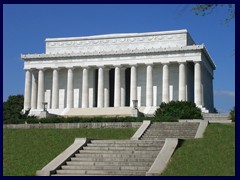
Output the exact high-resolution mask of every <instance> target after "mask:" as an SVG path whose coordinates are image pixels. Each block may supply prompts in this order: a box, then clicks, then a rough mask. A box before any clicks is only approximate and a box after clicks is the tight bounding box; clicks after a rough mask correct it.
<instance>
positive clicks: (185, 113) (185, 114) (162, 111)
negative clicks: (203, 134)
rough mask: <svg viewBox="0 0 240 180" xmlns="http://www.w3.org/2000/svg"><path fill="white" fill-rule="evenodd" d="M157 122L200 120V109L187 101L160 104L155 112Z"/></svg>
mask: <svg viewBox="0 0 240 180" xmlns="http://www.w3.org/2000/svg"><path fill="white" fill-rule="evenodd" d="M155 118H156V119H158V120H159V121H177V120H178V119H202V114H201V109H199V108H198V107H196V104H195V103H193V102H189V101H171V102H169V103H161V105H160V107H159V108H158V109H157V110H156V112H155Z"/></svg>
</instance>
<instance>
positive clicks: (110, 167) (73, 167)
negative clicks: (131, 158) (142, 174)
mask: <svg viewBox="0 0 240 180" xmlns="http://www.w3.org/2000/svg"><path fill="white" fill-rule="evenodd" d="M149 168H150V167H145V166H116V165H115V166H113V165H105V166H76V165H67V166H62V169H63V170H129V171H139V170H140V171H147V170H148V169H149Z"/></svg>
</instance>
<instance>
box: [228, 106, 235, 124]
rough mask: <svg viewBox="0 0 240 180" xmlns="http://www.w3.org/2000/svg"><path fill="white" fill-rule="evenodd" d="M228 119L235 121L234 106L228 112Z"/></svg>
mask: <svg viewBox="0 0 240 180" xmlns="http://www.w3.org/2000/svg"><path fill="white" fill-rule="evenodd" d="M229 116H230V119H231V120H232V121H233V122H235V106H234V107H233V108H232V109H231V111H230V113H229Z"/></svg>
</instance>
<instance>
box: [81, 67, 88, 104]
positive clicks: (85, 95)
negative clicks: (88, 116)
mask: <svg viewBox="0 0 240 180" xmlns="http://www.w3.org/2000/svg"><path fill="white" fill-rule="evenodd" d="M82 77H83V78H82V108H88V102H89V101H88V100H89V97H88V67H84V68H83V76H82Z"/></svg>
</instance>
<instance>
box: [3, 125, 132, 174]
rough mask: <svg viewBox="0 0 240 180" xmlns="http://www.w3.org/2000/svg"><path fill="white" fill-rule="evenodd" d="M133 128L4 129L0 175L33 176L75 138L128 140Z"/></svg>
mask: <svg viewBox="0 0 240 180" xmlns="http://www.w3.org/2000/svg"><path fill="white" fill-rule="evenodd" d="M135 131H136V129H133V128H124V129H4V130H3V175H4V176H9V175H10V176H34V175H35V173H36V170H40V169H42V168H43V167H44V166H45V165H46V164H47V163H49V162H50V161H51V160H52V159H53V158H54V157H56V156H57V155H58V154H59V153H61V152H62V151H63V150H65V149H66V148H67V147H68V146H69V145H70V144H72V143H73V141H74V139H75V137H88V138H92V139H129V138H130V137H131V136H132V135H133V134H134V132H135Z"/></svg>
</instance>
